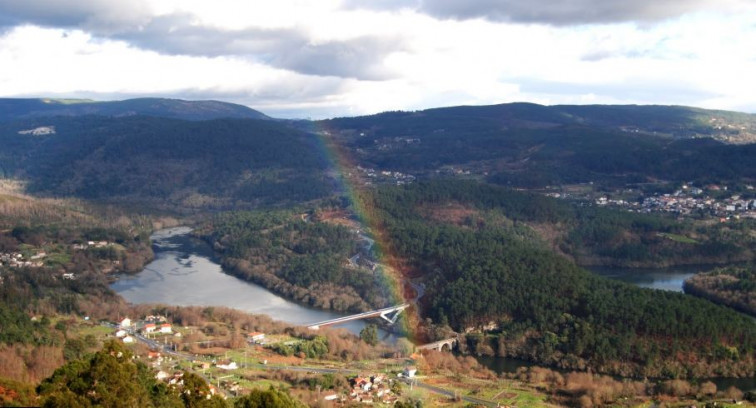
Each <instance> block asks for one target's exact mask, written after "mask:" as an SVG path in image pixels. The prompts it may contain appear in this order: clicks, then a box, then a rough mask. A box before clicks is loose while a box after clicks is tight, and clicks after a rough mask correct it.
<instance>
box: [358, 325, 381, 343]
mask: <svg viewBox="0 0 756 408" xmlns="http://www.w3.org/2000/svg"><path fill="white" fill-rule="evenodd" d="M360 338H361V339H362V341H364V342H365V343H367V344H369V345H371V346H375V345H376V344H378V327H376V325H374V324H369V325H367V326H365V328H364V329H362V330H360Z"/></svg>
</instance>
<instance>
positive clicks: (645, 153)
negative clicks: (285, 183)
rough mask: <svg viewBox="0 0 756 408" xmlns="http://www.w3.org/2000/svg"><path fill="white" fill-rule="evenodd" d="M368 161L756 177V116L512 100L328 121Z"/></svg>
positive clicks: (569, 179)
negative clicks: (499, 103) (560, 104)
mask: <svg viewBox="0 0 756 408" xmlns="http://www.w3.org/2000/svg"><path fill="white" fill-rule="evenodd" d="M320 124H321V127H324V128H327V129H329V130H330V131H329V133H330V134H332V135H334V137H336V138H337V139H338V140H339V141H341V142H342V143H344V144H346V145H348V146H350V147H351V148H352V149H353V150H354V152H355V155H356V156H357V157H358V159H359V161H360V162H361V163H362V164H363V165H364V166H367V167H373V168H379V169H386V170H392V171H402V172H407V173H411V174H415V175H423V174H438V173H442V174H443V173H445V172H449V173H452V172H460V171H461V172H464V173H465V174H470V175H471V176H477V177H481V178H487V179H488V180H489V181H492V182H494V183H499V184H505V185H513V186H522V187H544V186H547V185H559V184H570V183H581V182H591V181H593V182H596V183H601V184H605V185H606V184H610V185H614V186H624V185H626V184H628V183H643V182H648V181H650V180H658V179H663V180H675V181H677V180H686V181H700V182H730V181H743V180H749V182H750V181H751V180H754V179H756V170H755V169H754V168H753V166H752V165H751V164H750V163H751V158H752V157H754V155H756V145H754V144H736V145H734V144H733V143H746V142H751V143H752V142H754V141H756V116H755V115H750V114H742V113H735V112H724V111H710V110H703V109H696V108H686V107H676V106H548V107H547V106H540V105H534V104H522V103H517V104H506V105H494V106H476V107H453V108H440V109H430V110H425V111H418V112H387V113H382V114H378V115H373V116H363V117H353V118H339V119H332V120H327V121H322V122H321V123H320Z"/></svg>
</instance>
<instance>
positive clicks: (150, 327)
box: [142, 323, 156, 334]
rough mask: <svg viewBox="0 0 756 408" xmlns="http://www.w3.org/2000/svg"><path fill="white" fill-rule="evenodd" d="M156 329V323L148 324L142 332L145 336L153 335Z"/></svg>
mask: <svg viewBox="0 0 756 408" xmlns="http://www.w3.org/2000/svg"><path fill="white" fill-rule="evenodd" d="M155 327H156V326H155V323H147V324H145V325H144V327H143V328H142V332H143V333H145V334H147V333H152V332H154V331H155Z"/></svg>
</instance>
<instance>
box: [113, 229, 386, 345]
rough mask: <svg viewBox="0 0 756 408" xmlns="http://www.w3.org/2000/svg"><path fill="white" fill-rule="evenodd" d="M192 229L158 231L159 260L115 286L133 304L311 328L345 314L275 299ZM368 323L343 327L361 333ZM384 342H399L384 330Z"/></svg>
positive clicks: (156, 248)
mask: <svg viewBox="0 0 756 408" xmlns="http://www.w3.org/2000/svg"><path fill="white" fill-rule="evenodd" d="M190 232H191V228H188V227H176V228H169V229H164V230H160V231H157V232H155V233H154V234H153V235H152V236H151V237H150V239H151V240H152V249H153V251H154V252H155V260H153V261H152V262H150V263H149V264H147V266H145V268H144V270H143V271H141V272H139V273H137V274H135V275H124V276H122V277H121V278H120V279H119V280H118V281H116V282H114V283H113V284H112V285H111V286H110V287H111V288H112V289H113V290H114V291H115V292H116V293H118V294H119V295H121V296H123V298H124V299H126V300H127V301H129V302H131V303H135V304H136V303H162V304H167V305H177V306H227V307H232V308H235V309H239V310H244V311H246V312H250V313H255V314H265V315H268V316H270V317H272V318H273V319H275V320H280V321H283V322H287V323H292V324H297V325H306V324H310V323H316V322H320V321H324V320H329V319H334V318H337V317H341V316H345V315H344V314H339V313H334V312H328V311H324V310H317V309H310V308H307V307H304V306H301V305H299V304H297V303H294V302H292V301H289V300H287V299H284V298H283V297H281V296H278V295H275V294H273V293H272V292H270V291H268V290H267V289H265V288H263V287H262V286H259V285H256V284H254V283H250V282H247V281H244V280H241V279H239V278H237V277H235V276H232V275H229V274H227V273H224V272H223V268H222V267H221V265H220V263H219V260H218V259H217V258H216V256H215V254H214V253H213V251H212V249H211V248H210V247H209V246H208V245H207V244H206V243H205V242H203V241H201V240H198V239H196V238H193V237H192V236H191V235H190V234H189V233H190ZM365 324H366V322H365V321H363V320H357V321H352V322H348V323H345V324H341V325H339V326H336V327H343V328H346V329H348V330H349V331H351V332H353V333H355V334H358V333H359V332H360V330H362V328H363V327H365ZM379 336H380V337H381V338H382V339H384V340H389V341H392V340H395V338H394V336H393V335H391V334H390V333H388V332H386V331H384V330H379Z"/></svg>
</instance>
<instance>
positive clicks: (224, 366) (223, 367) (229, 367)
mask: <svg viewBox="0 0 756 408" xmlns="http://www.w3.org/2000/svg"><path fill="white" fill-rule="evenodd" d="M216 367H218V368H220V369H221V370H236V369H237V368H239V366H238V365H236V362H235V361H230V362H228V363H226V364H218V365H217V366H216Z"/></svg>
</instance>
